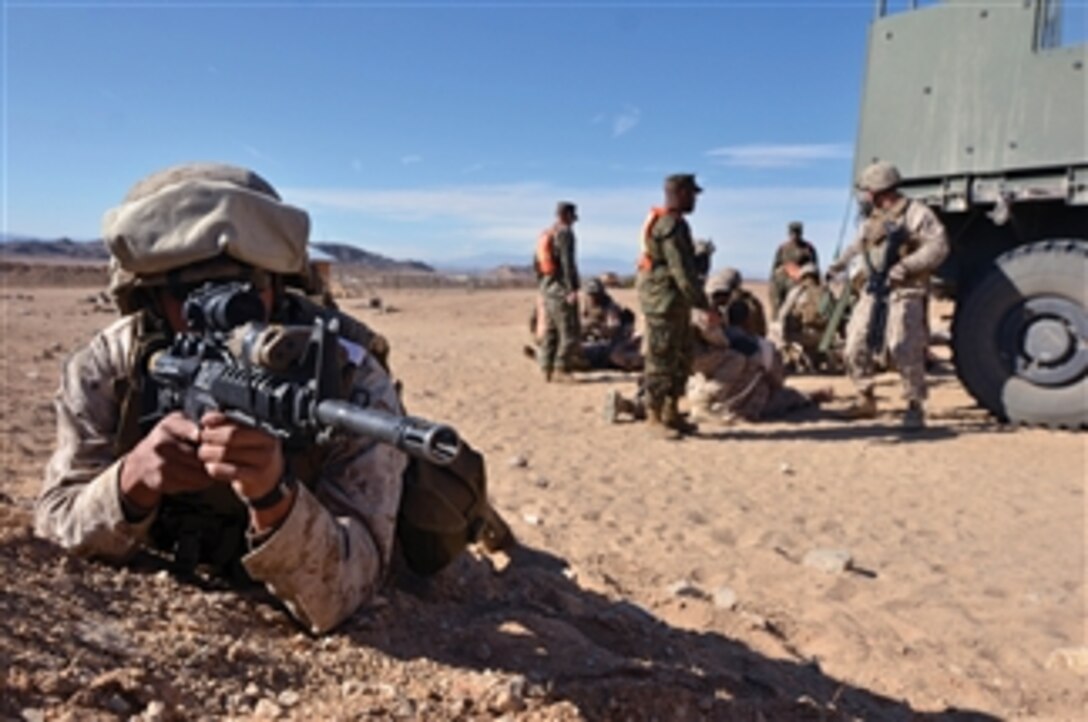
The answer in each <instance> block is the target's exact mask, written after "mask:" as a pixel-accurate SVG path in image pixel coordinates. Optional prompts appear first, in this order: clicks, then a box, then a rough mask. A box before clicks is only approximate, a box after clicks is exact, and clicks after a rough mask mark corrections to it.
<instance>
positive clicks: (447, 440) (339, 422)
mask: <svg viewBox="0 0 1088 722" xmlns="http://www.w3.org/2000/svg"><path fill="white" fill-rule="evenodd" d="M315 415H316V416H317V420H318V421H319V422H321V423H322V424H326V425H328V426H332V427H335V428H338V429H345V430H347V431H351V432H353V433H356V434H360V435H362V436H370V437H372V438H375V439H378V440H379V441H381V442H383V443H386V444H390V445H392V446H395V447H397V448H398V449H400V450H401V451H403V452H405V453H406V454H410V455H411V456H415V457H418V458H421V459H426V460H427V461H430V462H432V463H434V464H438V465H440V466H446V465H448V464H450V463H452V462H453V460H454V459H456V458H457V455H458V454H459V453H460V452H461V438H460V436H458V434H457V432H456V431H454V430H453V429H452V428H451V427H449V426H446V425H445V424H436V423H433V422H430V421H425V420H423V419H417V418H415V417H414V416H399V415H397V414H391V413H389V412H386V411H378V410H376V409H364V408H362V407H361V406H355V405H354V404H349V403H347V402H346V401H336V400H332V399H330V400H326V401H322V402H320V403H319V404H318V405H317V408H316V409H315Z"/></svg>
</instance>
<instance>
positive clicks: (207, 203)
mask: <svg viewBox="0 0 1088 722" xmlns="http://www.w3.org/2000/svg"><path fill="white" fill-rule="evenodd" d="M309 233H310V218H309V216H308V215H307V214H306V212H305V211H302V210H300V209H298V208H295V207H293V206H289V205H287V204H285V203H283V202H282V201H280V199H279V196H278V195H276V192H275V190H273V189H272V187H271V186H270V185H268V183H267V182H266V181H264V180H263V179H262V178H260V176H258V175H256V174H255V173H252V172H250V171H246V170H244V169H241V168H235V167H233V166H224V165H215V164H192V165H185V166H177V167H175V168H170V169H167V170H165V171H161V172H159V173H156V174H154V175H152V176H150V177H148V178H146V179H144V180H143V181H140V182H139V183H137V184H136V186H134V187H133V189H132V191H130V192H129V194H128V196H127V197H126V198H125V201H124V202H123V203H122V204H121V205H120V206H118V207H116V208H113V209H112V210H110V211H108V212H107V213H106V215H105V217H104V218H103V220H102V237H103V239H104V240H105V242H106V246H107V248H109V251H110V254H111V256H112V257H113V260H114V261H115V266H116V268H117V269H119V270H120V271H124V272H126V273H129V274H132V275H134V276H148V275H156V274H162V273H166V272H168V271H172V270H174V269H179V268H182V267H184V266H189V265H191V264H194V263H200V262H202V261H207V260H209V259H212V258H215V257H216V256H221V255H223V256H227V257H229V258H232V259H234V260H236V261H241V262H242V263H245V264H248V265H251V266H255V267H257V268H261V269H264V270H266V271H270V272H272V273H283V274H298V273H303V272H305V270H306V266H307V258H306V244H307V241H308V238H309Z"/></svg>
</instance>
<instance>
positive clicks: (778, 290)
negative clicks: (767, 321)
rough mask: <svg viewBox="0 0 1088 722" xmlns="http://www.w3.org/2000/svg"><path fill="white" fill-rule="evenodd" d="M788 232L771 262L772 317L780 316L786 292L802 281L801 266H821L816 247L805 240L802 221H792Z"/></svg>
mask: <svg viewBox="0 0 1088 722" xmlns="http://www.w3.org/2000/svg"><path fill="white" fill-rule="evenodd" d="M788 232H789V237H788V238H787V239H786V240H785V241H783V242H782V245H780V246H779V247H778V250H777V251H775V253H774V262H773V263H772V264H771V289H770V291H771V293H770V295H771V298H770V300H771V318H775V317H777V316H778V309H779V307H780V306H781V305H782V302H783V301H785V300H786V294H787V293H789V291H790V289H791V288H793V286H795V285H797V283H798V282H799V281H800V276H799V275H798V272H799V270H800V269H801V267H802V266H804V265H806V264H809V263H811V264H812V265H814V266H816V267H817V268H819V267H820V264H819V260H818V259H817V257H816V247H815V246H813V245H812V244H811V243H809V242H808V241H806V240H805V238H804V232H805V227H804V225H803V224H802V223H801V221H792V222H791V223H790V225H789V228H788Z"/></svg>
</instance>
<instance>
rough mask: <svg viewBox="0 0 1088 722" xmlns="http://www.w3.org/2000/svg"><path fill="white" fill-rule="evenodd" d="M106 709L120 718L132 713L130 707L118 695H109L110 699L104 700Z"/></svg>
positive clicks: (126, 701)
mask: <svg viewBox="0 0 1088 722" xmlns="http://www.w3.org/2000/svg"><path fill="white" fill-rule="evenodd" d="M106 709H108V710H109V711H110V712H113V713H114V714H117V715H121V716H126V715H128V714H131V713H132V705H130V704H129V703H128V700H126V699H125V698H124V697H122V696H121V695H119V694H114V695H111V696H110V698H109V699H107V700H106Z"/></svg>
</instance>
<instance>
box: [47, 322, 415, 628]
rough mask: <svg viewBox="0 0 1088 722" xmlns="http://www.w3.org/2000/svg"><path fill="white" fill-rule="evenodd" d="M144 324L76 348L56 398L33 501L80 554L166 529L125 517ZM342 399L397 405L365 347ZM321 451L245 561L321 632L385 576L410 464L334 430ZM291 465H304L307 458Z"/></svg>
mask: <svg viewBox="0 0 1088 722" xmlns="http://www.w3.org/2000/svg"><path fill="white" fill-rule="evenodd" d="M137 321H138V317H137V315H129V316H126V317H124V318H122V319H120V320H118V321H117V322H115V323H114V324H112V325H111V326H109V327H108V328H107V329H105V330H104V331H101V332H99V333H98V334H96V335H95V336H94V338H93V339H92V340H91V342H90V343H89V344H88V345H87V346H85V347H84V348H82V349H80V350H78V351H76V352H75V353H74V354H73V355H72V356H71V357H70V358H69V359H68V360H67V362H66V364H65V366H64V371H63V374H62V376H61V384H60V388H59V390H58V392H57V395H56V399H55V405H56V410H57V446H56V449H55V451H54V453H53V456H52V458H51V459H50V462H49V465H48V467H47V469H46V476H45V481H44V485H43V488H42V492H41V494H40V495H39V498H38V500H37V504H36V508H35V528H36V531H37V533H38V534H39V535H41V536H43V537H46V538H49V539H52V540H54V541H55V542H57V543H58V544H60V545H61V546H62V547H64V548H65V549H67V550H68V551H70V552H72V553H75V554H78V555H80V556H85V557H96V558H102V559H106V560H111V561H123V560H125V559H127V558H129V557H131V556H132V555H133V554H135V553H136V552H137V551H138V550H139V549H140V548H141V547H144V546H153V545H154V544H155V541H154V538H158V537H159V536H160V535H159V534H157V533H156V532H159V531H161V528H160V527H161V524H160V523H159V522H160V519H159V517H160V512H159V511H156V512H153V513H152V514H151V515H150V516H148V517H147V518H145V519H143V520H141V521H139V522H136V523H132V522H130V521H129V520H128V518H127V517H126V514H125V510H124V509H123V507H122V504H121V496H120V487H119V484H120V468H121V465H122V463H123V461H124V459H123V456H120V455H119V454H118V452H117V449H116V442H117V439H116V436H117V431H118V424H119V422H120V417H121V408H120V406H121V403H122V401H123V399H122V396H123V393H124V392H123V390H124V388H125V386H126V384H127V383H128V380H129V379H130V378H131V377H132V372H133V369H132V368H131V366H132V363H133V358H134V354H133V352H132V351H133V348H134V345H135V344H137V343H138V341H137V325H138V324H137ZM347 400H349V401H351V402H353V403H357V404H361V405H369V406H372V407H374V408H376V409H380V410H385V411H390V412H395V413H400V412H401V409H400V403H399V401H398V399H397V394H396V392H395V390H394V386H393V383H392V381H391V379H390V377H389V376H388V375H387V374H386V372H385V371H384V370H383V369H382V368H381V367H380V365H379V364H378V362H377V361H376V360H375V359H374V358H373V357H372V356H370V355H369V354H366V355H364V357H363V360H362V362H361V365H360V366H359V368H358V370H357V372H356V374H355V379H354V384H353V386H352V390H351V393H350V395H349V396H348V397H347ZM322 451H323V454H322V456H323V459H322V463H321V465H320V466H319V467H317V468H315V469H314V474H313V477H312V478H311V479H305V478H304V479H303V481H304V482H305V484H304V485H300V487H299V490H298V493H297V496H296V498H295V501H294V505H293V507H292V508H291V510H290V512H289V513H288V515H287V517H286V518H285V519H284V521H283V523H282V525H281V526H279V527H278V528H277V529H276V530H275V531H273V532H272V533H271V534H270V535H269V536H267V537H266V538H261V539H253V538H251V539H249V540H248V549H247V550H243V551H245V553H244V556H242V558H241V560H240V561H241V564H242V566H243V567H244V570H245V572H246V573H248V575H249V577H251V578H252V579H253V580H255V581H258V582H262V583H263V584H264V585H265V586H266V587H267V588H268V590H269V591H270V592H271V593H272V594H274V595H275V596H277V597H278V598H279V599H281V600H282V601H283V603H284V605H285V606H286V607H287V608H288V610H289V611H290V612H291V614H292V615H294V617H295V618H296V619H298V621H299V622H301V623H302V624H303V625H304V626H305V627H306V628H307V629H309V630H311V631H312V632H314V633H319V632H323V631H326V630H328V629H331V628H332V627H334V626H336V625H337V624H339V623H340V622H341V621H343V620H344V619H345V618H346V617H348V616H349V615H351V614H352V613H353V612H354V611H355V610H356V609H358V607H359V606H360V605H361V604H363V603H365V602H366V601H367V600H368V599H369V598H370V597H371V596H372V595H373V593H374V591H375V589H376V588H377V586H378V585H379V583H380V582H381V580H382V579H383V577H384V575H385V573H386V571H387V569H388V566H389V562H390V557H391V554H392V547H393V538H394V525H395V521H396V516H397V508H398V504H399V500H400V495H401V484H402V481H401V479H402V474H403V472H404V469H405V466H406V461H407V460H406V457H405V456H404V454H402V453H401V452H399V451H397V450H395V449H393V448H392V447H390V446H386V445H380V444H377V443H376V442H374V441H372V440H367V439H364V438H361V437H355V436H336V437H334V438H333V440H332V441H331V442H330V443H329V444H328V447H327V448H325V449H323V450H322ZM288 460H289V463H291V464H292V467H293V468H296V467H295V466H294V465H295V464H296V463H297V464H298V467H297V468H299V469H301V468H303V467H304V466H306V464H307V463H308V460H307V459H301V458H296V457H294V456H289V457H288ZM300 475H301V474H300ZM168 499H169V497H167V500H168ZM165 501H166V500H164V505H165ZM243 513H244V510H243ZM244 523H245V522H243V524H244Z"/></svg>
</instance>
